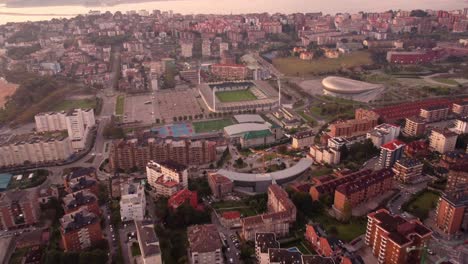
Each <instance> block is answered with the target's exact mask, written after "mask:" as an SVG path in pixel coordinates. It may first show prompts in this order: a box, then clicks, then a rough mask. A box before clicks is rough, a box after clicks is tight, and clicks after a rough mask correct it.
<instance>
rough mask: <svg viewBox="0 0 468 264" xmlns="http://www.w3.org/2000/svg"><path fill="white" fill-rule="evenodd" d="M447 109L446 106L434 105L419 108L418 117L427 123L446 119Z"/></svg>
mask: <svg viewBox="0 0 468 264" xmlns="http://www.w3.org/2000/svg"><path fill="white" fill-rule="evenodd" d="M448 113H449V107H448V106H447V105H434V106H427V107H423V108H421V112H420V113H419V116H420V117H422V118H423V119H424V121H426V122H427V123H431V122H437V121H441V120H445V119H447V116H448Z"/></svg>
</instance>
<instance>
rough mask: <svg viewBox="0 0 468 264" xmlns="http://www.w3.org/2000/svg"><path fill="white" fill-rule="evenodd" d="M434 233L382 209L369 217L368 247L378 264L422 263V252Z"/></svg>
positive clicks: (366, 240)
mask: <svg viewBox="0 0 468 264" xmlns="http://www.w3.org/2000/svg"><path fill="white" fill-rule="evenodd" d="M431 235H432V232H431V230H429V229H428V228H427V227H425V226H424V225H423V224H422V223H421V222H419V220H410V221H408V220H406V219H404V218H402V217H401V216H399V215H392V214H390V213H389V212H388V211H387V210H386V209H380V210H378V211H376V212H372V213H370V214H368V215H367V229H366V235H365V243H366V245H367V246H369V247H371V248H372V254H373V255H374V256H376V257H377V259H378V262H377V263H378V264H405V263H419V262H420V259H421V254H422V253H421V251H420V250H412V251H409V249H410V248H413V247H415V248H421V247H423V246H426V245H427V243H428V241H429V240H430V239H431Z"/></svg>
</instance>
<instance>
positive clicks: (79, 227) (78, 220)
mask: <svg viewBox="0 0 468 264" xmlns="http://www.w3.org/2000/svg"><path fill="white" fill-rule="evenodd" d="M60 225H61V227H60V233H61V234H62V244H63V246H64V249H65V251H81V250H84V249H88V248H91V247H92V246H95V245H96V244H97V243H98V242H99V241H101V240H102V239H103V236H102V230H101V221H100V219H99V217H98V216H97V215H95V214H93V213H91V212H89V211H88V210H87V209H85V208H81V209H80V210H78V211H76V212H73V213H70V214H66V215H64V216H63V217H62V219H60Z"/></svg>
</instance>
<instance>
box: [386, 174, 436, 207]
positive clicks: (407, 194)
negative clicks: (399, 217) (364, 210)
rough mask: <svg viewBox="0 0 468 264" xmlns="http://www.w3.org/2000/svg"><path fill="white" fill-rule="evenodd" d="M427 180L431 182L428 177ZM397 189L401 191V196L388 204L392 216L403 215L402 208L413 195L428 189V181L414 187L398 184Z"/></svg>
mask: <svg viewBox="0 0 468 264" xmlns="http://www.w3.org/2000/svg"><path fill="white" fill-rule="evenodd" d="M426 177H427V176H426ZM427 180H429V177H427ZM396 187H397V188H398V189H399V190H400V196H398V198H397V199H394V200H390V201H389V202H388V203H387V208H388V210H390V212H391V213H392V214H401V213H403V211H402V210H401V206H402V205H403V204H404V203H405V202H406V201H408V200H409V199H410V198H411V196H412V195H414V194H415V193H417V192H419V191H421V190H423V189H425V188H426V187H427V181H425V182H421V183H417V184H413V185H403V184H397V185H396Z"/></svg>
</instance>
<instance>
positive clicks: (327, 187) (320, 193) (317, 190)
mask: <svg viewBox="0 0 468 264" xmlns="http://www.w3.org/2000/svg"><path fill="white" fill-rule="evenodd" d="M371 173H372V170H361V171H357V172H353V173H349V174H347V175H346V176H343V177H339V178H335V179H333V180H329V181H326V182H324V183H322V184H318V185H314V186H312V187H311V188H310V190H309V194H310V196H311V197H312V200H314V201H318V200H320V199H322V198H324V197H330V198H331V197H332V196H333V195H335V190H336V188H337V187H338V186H340V185H342V184H346V183H348V182H352V181H355V180H357V179H359V178H361V177H366V176H367V175H369V174H371Z"/></svg>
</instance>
